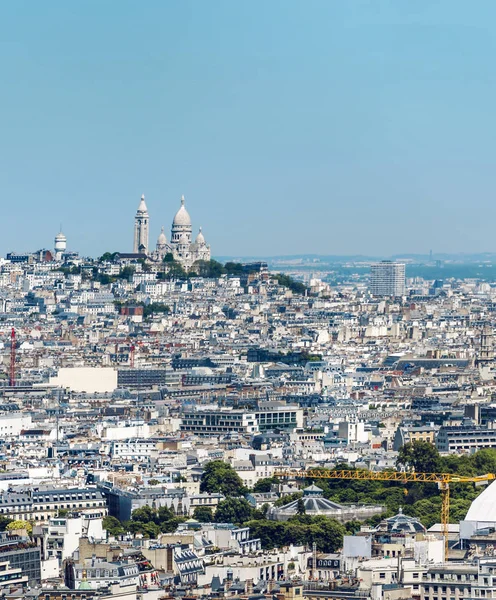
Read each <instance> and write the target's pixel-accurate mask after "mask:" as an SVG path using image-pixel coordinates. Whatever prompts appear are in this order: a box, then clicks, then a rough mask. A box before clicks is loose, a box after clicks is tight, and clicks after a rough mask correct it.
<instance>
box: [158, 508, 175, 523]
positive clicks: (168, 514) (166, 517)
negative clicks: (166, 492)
mask: <svg viewBox="0 0 496 600" xmlns="http://www.w3.org/2000/svg"><path fill="white" fill-rule="evenodd" d="M175 518H176V514H175V513H174V511H173V510H171V509H170V508H168V507H167V506H161V507H160V508H159V509H158V513H157V522H158V523H164V522H165V521H171V520H172V519H175Z"/></svg>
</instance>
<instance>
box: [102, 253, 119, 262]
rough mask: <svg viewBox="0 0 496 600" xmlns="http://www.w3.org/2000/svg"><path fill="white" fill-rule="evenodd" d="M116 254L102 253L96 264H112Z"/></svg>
mask: <svg viewBox="0 0 496 600" xmlns="http://www.w3.org/2000/svg"><path fill="white" fill-rule="evenodd" d="M117 254H118V252H104V253H103V254H102V255H101V256H100V258H99V259H98V262H112V261H113V260H115V257H116V256H117Z"/></svg>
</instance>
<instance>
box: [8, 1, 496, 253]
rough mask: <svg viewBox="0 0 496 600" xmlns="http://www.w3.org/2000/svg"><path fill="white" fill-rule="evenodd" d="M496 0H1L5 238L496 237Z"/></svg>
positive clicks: (254, 244) (37, 243)
mask: <svg viewBox="0 0 496 600" xmlns="http://www.w3.org/2000/svg"><path fill="white" fill-rule="evenodd" d="M495 55H496V3H495V2H494V0H479V1H478V2H477V3H471V2H467V1H466V0H438V1H436V2H434V1H432V0H415V1H414V2H412V0H390V1H386V0H346V1H345V2H338V1H333V0H307V1H304V0H299V1H298V2H297V1H295V0H270V1H268V2H267V0H250V2H232V1H231V0H211V1H209V2H201V1H198V0H196V1H194V0H146V2H136V1H135V0H107V1H106V2H101V0H87V1H86V2H84V3H82V2H81V3H77V2H67V1H66V0H48V1H47V2H38V1H35V0H25V1H22V0H18V1H17V2H9V3H7V2H4V3H2V4H1V5H0V70H1V73H2V84H3V85H2V91H3V93H2V95H1V97H0V132H1V135H0V186H1V193H2V195H3V202H2V205H3V210H2V223H3V227H2V238H1V242H0V254H1V255H5V253H6V252H8V251H11V250H14V251H18V252H20V251H34V250H36V249H39V248H41V247H46V248H50V249H51V248H52V247H53V238H54V236H55V234H56V233H57V232H58V231H59V225H60V223H62V227H63V231H64V233H65V234H66V236H67V238H68V249H70V250H79V251H80V252H81V253H82V254H85V255H93V256H96V255H100V254H102V253H103V252H105V251H131V250H132V244H133V218H134V214H135V212H136V209H137V206H138V204H139V199H140V196H141V194H145V197H146V203H147V206H148V210H149V213H150V241H151V244H152V246H154V244H155V241H156V239H157V237H158V235H159V233H160V228H161V226H162V225H163V226H164V228H165V231H166V233H167V232H169V231H170V226H171V221H172V218H173V216H174V214H175V212H176V210H177V209H178V207H179V203H180V197H181V195H182V194H184V195H185V198H186V206H187V208H188V211H189V212H190V214H191V215H192V217H193V225H194V233H196V231H197V229H198V227H199V226H202V227H203V231H204V233H205V237H206V239H207V242H208V243H209V244H210V245H211V248H212V255H213V256H276V255H295V254H322V255H357V254H363V255H368V256H390V255H393V254H395V255H400V254H402V253H403V254H407V253H418V254H428V253H429V250H431V249H432V250H433V253H434V254H441V253H456V252H469V253H478V252H496V241H495V238H494V234H493V230H494V223H495V221H496V184H495V175H494V173H496V168H495V167H496V164H495V163H496V153H495V145H496V119H495V117H494V106H495V105H496V70H495V69H494V64H493V62H494V61H493V57H494V56H495Z"/></svg>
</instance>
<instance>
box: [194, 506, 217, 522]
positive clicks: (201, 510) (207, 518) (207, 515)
mask: <svg viewBox="0 0 496 600" xmlns="http://www.w3.org/2000/svg"><path fill="white" fill-rule="evenodd" d="M193 519H196V520H197V521H200V523H212V522H213V520H214V515H213V513H212V509H211V508H210V506H197V507H196V508H195V510H194V511H193Z"/></svg>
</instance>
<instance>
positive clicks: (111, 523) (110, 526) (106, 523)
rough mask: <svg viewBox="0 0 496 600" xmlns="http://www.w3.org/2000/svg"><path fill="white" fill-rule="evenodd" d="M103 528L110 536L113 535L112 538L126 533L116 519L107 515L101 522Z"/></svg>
mask: <svg viewBox="0 0 496 600" xmlns="http://www.w3.org/2000/svg"><path fill="white" fill-rule="evenodd" d="M102 525H103V528H104V529H105V530H106V531H108V533H109V534H110V535H113V536H114V537H117V536H119V535H124V534H125V533H126V531H125V529H124V527H123V526H122V524H121V522H120V521H119V519H116V518H115V517H111V516H110V515H107V516H106V517H104V518H103V522H102Z"/></svg>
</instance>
